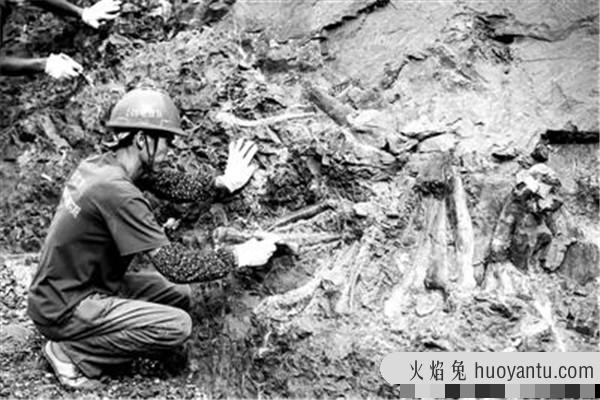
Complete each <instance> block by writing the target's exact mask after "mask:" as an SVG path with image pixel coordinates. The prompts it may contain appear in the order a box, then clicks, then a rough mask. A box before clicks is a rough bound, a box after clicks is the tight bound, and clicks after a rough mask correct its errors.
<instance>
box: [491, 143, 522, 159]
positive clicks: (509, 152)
mask: <svg viewBox="0 0 600 400" xmlns="http://www.w3.org/2000/svg"><path fill="white" fill-rule="evenodd" d="M518 155H519V152H518V151H517V149H515V148H514V147H512V146H507V147H503V148H500V149H496V150H493V151H492V156H493V157H494V158H496V159H497V160H499V161H508V160H512V159H514V158H516V157H517V156H518Z"/></svg>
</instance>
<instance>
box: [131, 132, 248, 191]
mask: <svg viewBox="0 0 600 400" xmlns="http://www.w3.org/2000/svg"><path fill="white" fill-rule="evenodd" d="M257 151H258V147H257V146H256V145H255V144H254V143H253V142H252V141H245V140H237V141H236V142H231V143H230V144H229V155H228V159H227V166H226V168H225V173H224V174H223V175H220V176H217V177H216V178H214V177H212V176H210V175H208V174H202V173H198V174H197V175H188V174H185V173H183V172H179V171H172V170H171V171H169V170H163V171H156V172H154V171H153V172H149V173H146V174H145V175H143V176H142V177H141V178H140V179H138V180H137V181H136V184H137V185H138V186H139V187H140V188H141V189H143V190H148V191H151V192H153V193H154V194H156V195H157V196H158V197H160V198H163V199H168V200H173V201H181V202H187V201H200V202H202V201H208V200H212V199H214V198H215V197H217V196H219V197H222V196H224V195H227V194H230V193H233V192H235V191H236V190H239V189H240V188H242V187H243V186H244V185H245V184H246V183H248V181H249V180H250V178H251V177H252V174H254V172H255V171H256V167H255V166H253V165H251V163H252V158H253V157H254V155H255V154H256V152H257Z"/></svg>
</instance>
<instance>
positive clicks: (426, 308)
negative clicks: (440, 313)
mask: <svg viewBox="0 0 600 400" xmlns="http://www.w3.org/2000/svg"><path fill="white" fill-rule="evenodd" d="M442 307H443V302H442V300H441V296H440V295H439V294H438V293H428V294H427V295H423V296H422V297H421V298H420V299H419V300H418V301H417V305H416V306H415V314H416V315H417V316H419V317H424V316H426V315H429V314H431V313H432V312H434V311H435V310H436V309H439V310H441V309H442Z"/></svg>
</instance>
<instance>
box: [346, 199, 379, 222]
mask: <svg viewBox="0 0 600 400" xmlns="http://www.w3.org/2000/svg"><path fill="white" fill-rule="evenodd" d="M352 210H354V213H355V214H356V215H357V216H359V217H363V218H366V217H373V216H375V215H376V214H377V207H376V206H375V204H373V203H371V202H367V201H364V202H361V203H356V204H354V205H353V206H352Z"/></svg>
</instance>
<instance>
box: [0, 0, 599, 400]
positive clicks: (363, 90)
mask: <svg viewBox="0 0 600 400" xmlns="http://www.w3.org/2000/svg"><path fill="white" fill-rule="evenodd" d="M598 14H599V12H598V4H597V2H594V1H573V2H569V3H564V2H559V1H553V2H541V1H540V2H535V1H531V2H526V3H525V4H521V3H516V2H512V1H508V0H507V1H498V2H475V1H472V2H471V1H469V2H462V1H457V2H440V3H431V2H425V3H415V2H399V1H375V0H364V1H353V2H337V3H331V2H312V1H298V2H294V3H291V4H287V5H286V4H283V3H282V4H281V5H280V6H278V7H276V6H273V3H267V2H265V3H264V4H262V3H257V2H250V1H238V2H236V3H234V2H232V1H203V2H193V3H191V2H186V1H174V2H172V3H170V2H165V1H158V0H157V1H150V2H142V1H133V2H128V4H127V6H126V7H125V9H124V12H123V15H122V17H121V18H120V19H119V20H118V21H117V22H116V23H115V24H113V25H111V26H108V27H106V28H104V29H102V30H101V31H99V32H94V31H91V30H89V29H87V28H83V27H81V26H80V25H79V24H78V23H74V22H69V23H64V22H62V21H60V20H58V19H56V18H54V17H53V16H50V15H44V16H43V17H42V18H41V19H38V18H37V14H35V12H34V10H33V9H26V10H24V11H23V12H22V13H18V14H16V15H13V16H12V19H11V23H10V25H9V29H8V33H7V37H8V38H9V40H8V45H7V47H8V49H9V51H11V50H15V51H25V52H28V53H30V54H40V53H46V52H48V51H59V50H60V51H64V52H66V53H68V54H70V55H72V56H73V57H75V58H76V59H78V60H81V61H82V63H83V65H84V66H85V67H86V70H87V72H88V75H89V76H90V77H91V78H92V79H93V80H94V83H95V86H94V87H91V86H89V85H87V84H86V82H85V81H83V80H79V81H71V82H64V83H57V82H51V81H49V80H48V79H46V78H45V77H36V78H11V79H5V78H0V96H2V97H1V98H0V99H1V101H2V107H1V109H0V118H1V121H2V124H1V126H0V129H1V130H0V156H1V158H2V160H1V163H2V167H1V168H0V180H1V182H2V185H1V186H0V201H1V204H2V208H0V220H1V221H2V227H1V230H0V232H1V233H0V264H1V265H2V269H0V290H1V291H2V292H1V293H2V294H3V295H2V296H1V298H0V316H1V317H2V318H1V321H0V324H1V325H0V327H1V331H0V335H1V336H2V348H1V350H2V357H1V361H0V362H1V363H2V369H1V372H0V375H1V376H0V395H1V396H5V397H18V398H32V397H59V398H60V397H66V398H69V397H79V396H81V395H82V394H81V393H77V392H66V391H64V390H63V389H61V388H60V387H59V386H58V385H57V382H56V380H55V379H54V377H53V376H52V374H51V373H50V372H49V370H48V367H47V365H46V364H45V362H44V361H43V360H42V359H41V358H40V354H39V349H40V346H41V345H42V344H43V340H42V338H41V337H40V336H39V334H37V333H36V332H35V330H34V329H32V326H31V323H30V322H29V321H28V319H27V317H26V316H25V314H24V304H25V303H24V301H25V291H26V287H27V284H28V279H29V274H30V273H31V271H32V270H33V269H34V268H35V266H36V260H37V254H38V252H39V250H40V247H41V244H42V241H43V238H44V235H45V230H46V229H47V227H48V225H49V222H50V219H51V217H52V213H53V210H54V208H55V206H56V203H57V201H58V198H59V196H60V191H61V187H62V184H63V182H64V180H65V179H66V178H67V177H68V176H69V173H70V171H71V170H72V169H73V168H74V166H75V165H76V164H77V162H78V161H79V160H80V159H81V158H82V157H85V156H86V155H88V154H91V153H93V152H95V151H98V150H100V147H99V142H100V139H101V137H102V135H103V134H104V133H105V132H106V130H105V128H104V125H103V121H104V120H105V118H106V116H107V115H108V112H109V110H110V107H111V105H112V104H114V102H115V101H116V99H118V98H119V96H121V95H122V93H124V91H126V90H127V89H129V88H132V87H135V86H136V85H138V84H139V83H141V82H153V83H154V84H158V85H159V86H160V87H162V88H164V89H165V90H167V91H168V92H169V93H170V94H171V95H172V96H173V97H174V98H175V99H176V101H177V104H178V106H179V107H180V109H181V110H182V115H183V117H184V124H185V128H186V129H187V130H188V131H189V132H190V133H191V136H190V137H189V138H188V139H186V140H185V141H181V142H180V143H178V147H179V149H178V150H177V151H175V152H173V154H171V156H170V159H169V162H168V163H169V164H171V166H176V167H178V168H180V169H183V170H187V171H196V170H198V169H208V170H214V169H219V168H222V167H223V166H224V162H225V156H226V146H227V143H228V142H229V141H230V140H231V139H232V138H238V137H245V138H252V139H253V140H255V141H257V142H258V143H259V144H260V147H261V151H260V152H259V155H258V157H257V158H258V162H259V163H260V167H261V168H260V170H259V171H258V172H257V174H256V176H255V178H254V179H253V180H252V182H251V183H250V185H249V187H247V188H246V189H245V190H244V191H243V193H241V194H239V195H236V196H235V197H233V198H231V199H229V200H227V201H225V202H223V203H221V204H217V205H213V206H210V205H201V204H185V205H177V206H175V205H172V204H168V203H165V202H162V201H159V200H158V199H155V198H151V200H152V203H153V204H154V206H155V207H156V214H157V218H158V219H159V221H160V222H161V223H164V222H166V221H167V220H168V219H169V218H173V219H174V220H177V221H178V222H179V224H178V226H177V228H176V229H173V230H169V234H170V235H171V237H172V239H173V240H178V241H181V242H182V243H184V244H186V245H188V246H190V247H197V248H199V247H204V246H207V245H211V244H212V243H213V242H214V241H216V240H224V239H223V237H222V236H219V235H212V231H213V229H215V228H223V227H226V228H229V229H235V230H238V231H243V232H251V231H252V230H254V229H258V228H261V229H271V230H273V231H275V232H279V233H281V234H287V235H289V236H290V240H291V241H293V242H294V243H295V244H296V245H298V248H297V251H296V252H295V254H292V253H290V252H289V251H287V252H286V251H282V252H280V253H278V254H277V257H275V259H274V260H273V261H272V262H271V263H270V264H269V265H267V266H266V267H265V268H263V269H259V270H256V271H252V272H246V273H244V274H239V275H236V276H231V277H228V278H227V279H224V280H223V281H219V282H216V283H213V284H211V285H196V286H195V292H196V294H197V295H196V299H197V304H196V306H195V309H194V312H193V313H192V314H193V318H194V320H195V328H194V333H193V339H192V340H190V342H189V344H188V346H187V349H185V351H182V354H187V361H184V360H182V358H181V357H182V355H181V354H175V355H173V356H172V357H168V358H165V357H161V358H160V359H159V360H150V359H140V360H137V361H136V362H134V363H133V364H132V365H129V366H124V367H123V368H122V369H121V370H118V371H114V374H112V376H108V377H106V378H105V385H104V387H103V388H102V389H101V390H100V391H98V392H94V393H87V394H85V395H86V396H88V397H89V398H105V397H108V398H113V397H114V398H116V397H134V398H137V397H142V398H147V397H161V398H162V397H173V398H181V397H190V398H191V397H201V396H203V395H206V396H210V397H238V396H243V397H258V396H260V397H275V396H289V397H334V396H341V395H345V396H361V397H366V396H381V397H393V396H395V395H396V396H397V395H398V393H397V391H396V389H395V388H394V387H392V386H390V385H388V384H386V383H385V382H384V381H383V380H382V378H381V376H380V375H379V363H380V361H381V359H382V357H383V356H385V355H386V354H388V353H389V352H391V351H402V350H406V351H415V350H419V351H420V350H422V351H461V350H469V351H597V350H598V349H599V348H598V343H599V332H598V318H599V312H598V293H599V290H598V285H599V282H598V276H599V270H598V264H599V263H598V262H599V251H598V237H600V235H599V233H600V232H598V211H599V204H598V202H599V191H598V176H597V173H596V171H597V161H598V160H597V152H598V110H597V104H598V74H597V72H598ZM273 117H275V118H278V117H281V118H280V119H279V120H272V119H271V120H267V121H265V122H263V123H258V124H257V123H255V122H254V121H256V120H261V119H263V118H273ZM541 166H542V167H543V166H547V167H549V168H550V169H551V170H550V171H548V170H547V169H540V168H542V167H541ZM544 168H545V167H544ZM521 176H524V177H526V178H527V179H526V180H525V181H524V182H526V184H519V181H520V177H521ZM138 267H144V266H143V265H141V266H138Z"/></svg>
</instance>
